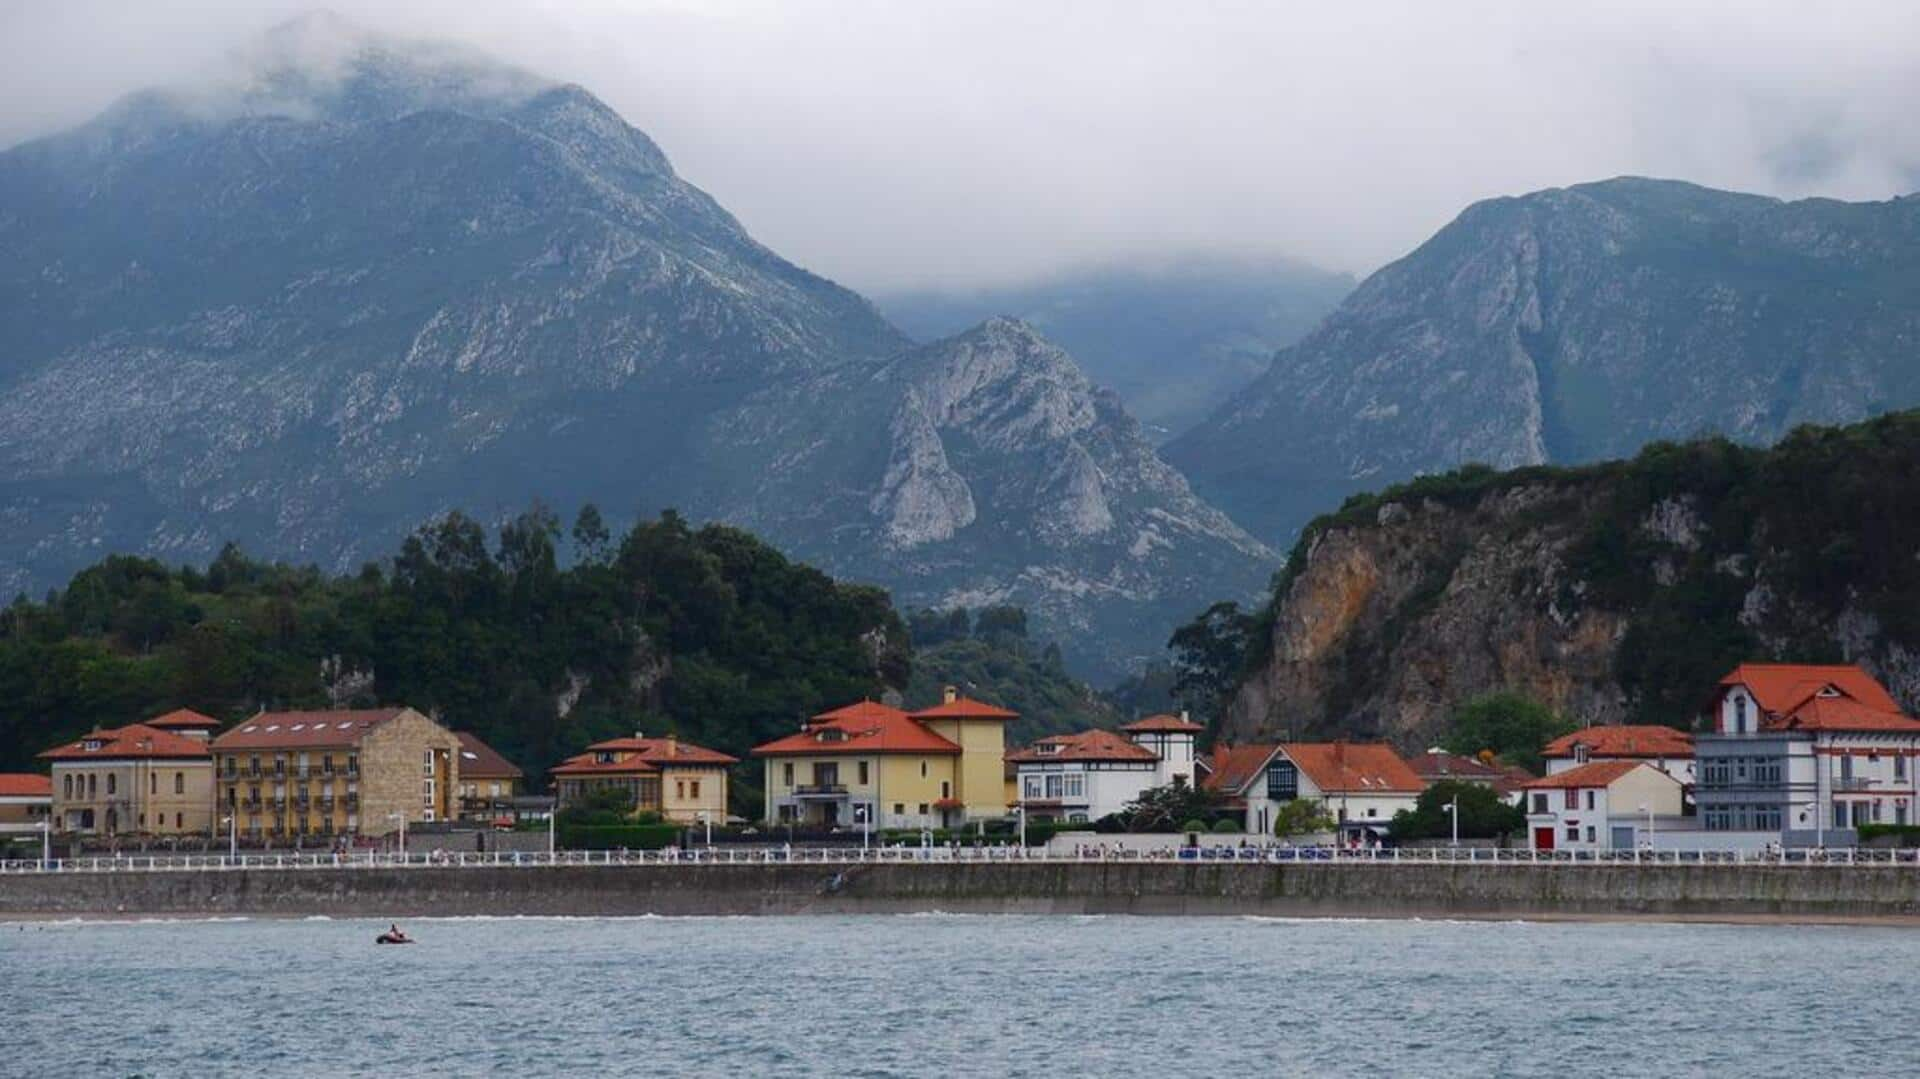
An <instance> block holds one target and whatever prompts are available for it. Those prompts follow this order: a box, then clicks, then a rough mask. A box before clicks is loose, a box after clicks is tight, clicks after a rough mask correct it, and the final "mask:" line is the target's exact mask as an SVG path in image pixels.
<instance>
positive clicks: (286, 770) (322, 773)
mask: <svg viewBox="0 0 1920 1079" xmlns="http://www.w3.org/2000/svg"><path fill="white" fill-rule="evenodd" d="M213 756H214V764H215V767H216V770H217V776H218V794H219V805H218V813H217V816H218V817H219V818H220V820H221V823H222V826H223V827H225V826H228V818H232V823H233V824H234V825H235V826H237V827H238V830H239V831H240V832H241V833H242V834H243V835H246V836H249V837H251V838H254V839H290V838H295V837H300V838H307V839H316V838H326V837H335V836H355V835H385V834H387V833H388V832H392V831H395V830H397V829H398V828H399V827H400V822H401V820H402V819H404V820H406V821H408V822H410V823H411V822H420V821H444V820H451V819H453V818H454V816H455V815H456V812H457V810H458V807H459V800H458V796H457V791H458V788H459V783H460V739H459V738H458V737H457V736H456V735H455V734H454V733H453V732H452V731H449V730H447V729H446V728H445V727H442V726H441V725H440V724H438V723H435V722H434V721H433V720H431V719H429V718H427V717H426V716H424V715H422V714H420V713H419V712H416V711H414V710H413V709H411V708H381V709H369V710H360V711H343V712H262V713H260V714H259V715H256V716H254V717H253V718H251V719H248V720H245V721H243V722H241V723H240V724H239V725H238V726H236V727H234V728H233V729H232V730H229V731H227V732H226V733H225V734H222V735H221V736H220V737H218V738H216V739H214V741H213Z"/></svg>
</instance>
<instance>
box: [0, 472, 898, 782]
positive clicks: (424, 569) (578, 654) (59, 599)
mask: <svg viewBox="0 0 1920 1079" xmlns="http://www.w3.org/2000/svg"><path fill="white" fill-rule="evenodd" d="M563 550H564V551H565V553H566V554H568V555H570V556H571V557H570V558H568V559H566V560H565V561H566V563H567V564H566V566H565V568H562V562H563V559H562V558H561V555H562V552H563ZM907 669H908V656H907V652H906V633H905V630H904V627H903V626H902V625H901V623H900V620H899V618H898V617H897V616H896V615H895V614H894V612H893V610H892V608H891V606H890V605H889V601H888V598H887V595H886V593H885V592H883V591H881V590H879V589H875V588H868V587H858V586H851V585H846V584H841V583H838V582H836V581H834V580H833V579H831V578H829V577H828V576H826V575H825V574H823V573H821V572H819V571H818V570H815V569H812V568H811V567H808V566H805V565H801V564H798V563H795V562H791V561H789V560H788V559H787V558H785V557H784V556H783V555H781V554H780V553H779V552H778V551H776V550H774V549H773V548H771V547H769V546H767V545H766V544H764V543H762V542H760V541H759V540H757V539H755V538H754V537H753V536H751V535H748V534H747V533H745V532H741V531H739V530H736V529H732V528H726V527H721V526H708V527H705V528H700V529H693V528H690V527H689V526H688V525H687V524H686V523H685V522H684V521H682V520H681V519H680V518H679V517H678V516H676V515H675V514H673V513H671V512H669V513H667V514H665V515H663V516H662V517H661V518H660V519H659V520H656V521H650V522H643V523H641V524H639V525H637V526H635V527H634V528H633V530H632V531H630V532H628V533H627V534H626V535H625V536H624V537H621V538H619V539H617V540H616V539H615V537H612V536H610V535H608V534H607V530H606V529H605V528H604V526H603V525H602V524H601V522H600V517H599V514H598V513H597V511H594V510H593V509H592V508H591V507H588V508H587V509H586V510H583V511H582V513H581V515H580V517H579V518H578V519H577V520H576V521H575V522H574V524H573V526H572V528H571V529H570V530H568V531H567V533H566V534H564V535H563V531H562V527H561V524H560V522H559V521H558V520H557V519H556V518H555V517H554V516H553V515H552V514H550V513H547V512H545V511H543V510H538V509H536V510H534V511H531V512H529V513H526V514H523V515H521V516H520V517H518V518H516V519H514V520H512V521H510V522H508V523H507V524H506V525H504V526H503V527H501V528H500V529H499V531H498V534H497V535H496V536H494V537H492V539H491V542H490V539H489V536H488V535H487V533H486V531H485V530H483V529H482V528H481V527H480V526H479V525H478V524H476V523H475V522H474V521H472V520H470V519H468V518H466V517H463V516H461V515H459V514H454V515H451V516H449V517H447V518H445V519H444V520H442V521H440V522H438V523H436V524H434V525H431V526H429V527H426V528H423V529H422V530H420V531H419V532H418V533H416V534H415V535H413V536H412V537H410V538H409V539H407V540H406V541H405V543H404V544H403V545H402V547H401V549H400V552H399V553H398V555H396V556H395V557H394V558H393V559H392V561H391V562H390V563H386V564H381V565H369V566H367V567H366V568H365V569H364V570H362V571H361V572H360V573H359V574H358V575H355V576H350V577H340V578H331V577H327V576H325V575H323V574H321V573H319V572H318V571H316V570H313V569H299V568H293V567H289V566H285V565H277V564H267V563H262V562H255V561H252V560H249V559H248V558H246V557H245V556H244V555H242V554H241V553H240V552H238V551H237V550H234V549H233V548H231V547H230V548H228V549H227V550H225V551H224V552H222V553H221V555H220V556H219V557H218V558H217V559H216V560H215V561H214V562H213V563H212V564H211V565H210V566H209V567H208V568H207V569H206V570H205V571H200V570H197V569H190V568H188V569H170V568H168V567H166V566H163V565H161V564H159V563H157V562H154V561H152V560H148V559H140V558H128V557H111V558H108V559H106V560H104V561H102V562H100V563H99V564H97V565H95V566H92V567H90V568H88V569H86V570H83V571H81V572H80V573H79V574H78V575H76V576H75V577H74V578H73V580H72V582H71V583H70V584H69V585H68V586H67V587H66V588H65V589H63V590H60V591H57V592H54V593H52V594H50V595H49V596H48V597H46V599H45V601H44V602H39V603H35V602H31V601H29V600H28V599H26V598H25V597H22V598H20V599H17V600H15V602H14V603H13V604H12V605H11V606H10V607H8V608H7V609H6V610H5V612H4V614H0V769H11V768H23V767H31V766H32V764H33V763H34V762H33V755H34V754H35V753H36V752H38V751H39V750H41V749H44V748H46V747H47V746H48V745H50V744H52V743H54V742H56V741H58V740H60V739H62V738H65V737H68V736H71V735H75V734H79V733H82V732H84V731H85V730H87V729H90V728H91V727H92V726H94V725H95V724H100V725H109V726H117V725H120V724H124V723H128V722H132V721H134V720H137V719H140V718H143V717H146V716H150V715H152V714H154V713H157V712H160V711H163V710H165V709H169V708H173V707H190V708H195V709H198V710H200V711H202V712H206V713H208V714H209V715H213V716H216V717H219V718H221V719H227V720H231V719H237V718H239V717H241V716H244V715H247V714H249V713H251V712H253V711H255V710H256V709H259V708H262V707H273V708H285V707H324V706H328V705H339V706H349V705H371V704H374V703H382V704H391V703H405V704H409V705H412V706H414V707H416V708H419V709H421V710H423V711H427V712H431V713H436V714H438V716H439V717H440V719H441V720H442V721H443V722H445V723H446V724H448V725H449V726H452V727H455V728H459V729H466V730H472V731H475V732H477V733H479V734H480V735H481V737H483V738H485V739H486V740H487V741H489V742H490V743H492V744H493V745H494V746H495V747H497V748H498V749H500V750H501V751H502V752H503V753H505V754H506V755H507V756H509V757H510V758H512V759H513V760H515V761H516V762H518V763H519V764H520V765H521V766H522V767H524V768H526V769H527V771H528V773H529V775H530V776H532V777H535V778H536V781H537V780H538V777H539V776H540V775H541V773H543V772H544V770H545V769H546V768H547V767H548V766H550V765H551V764H553V763H554V762H555V761H556V760H558V759H559V758H560V757H562V756H563V755H565V754H569V753H573V752H577V751H578V750H579V748H580V747H581V746H583V745H585V744H586V743H587V742H590V741H593V740H595V739H599V738H605V737H609V736H612V735H616V734H620V733H624V732H631V731H634V730H644V731H647V732H649V733H654V732H659V731H665V730H672V731H675V732H677V733H679V734H680V735H681V736H683V737H686V738H689V739H692V740H694V741H697V742H701V743H703V744H707V745H711V746H713V747H715V748H717V749H722V750H726V751H728V752H732V753H736V754H740V753H744V751H745V750H746V749H747V748H748V747H749V746H751V745H753V744H754V743H755V742H758V741H762V740H765V739H767V738H769V737H772V736H774V735H776V734H779V733H784V732H786V731H788V730H790V729H792V727H793V726H794V725H795V724H796V723H797V722H798V720H799V718H800V717H802V716H805V715H810V714H813V713H815V712H818V711H821V710H823V709H824V708H826V707H830V706H832V705H836V704H839V703H842V702H845V701H847V700H850V699H854V698H858V697H861V696H867V695H872V694H875V693H878V692H881V691H883V690H885V689H887V688H890V687H892V688H897V687H900V686H902V685H904V684H905V682H906V678H907Z"/></svg>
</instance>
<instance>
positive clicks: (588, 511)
mask: <svg viewBox="0 0 1920 1079" xmlns="http://www.w3.org/2000/svg"><path fill="white" fill-rule="evenodd" d="M612 541H613V536H612V534H611V533H609V532H608V531H607V523H606V522H605V521H603V520H601V519H600V507H599V506H596V505H594V504H593V503H591V502H589V503H587V504H586V505H584V506H581V507H580V512H579V514H578V515H577V516H575V517H574V519H573V553H574V555H575V557H577V558H578V559H579V560H580V561H582V562H586V563H589V564H592V565H598V564H600V563H602V562H605V561H606V560H607V555H608V553H609V551H610V546H609V545H610V544H611V543H612Z"/></svg>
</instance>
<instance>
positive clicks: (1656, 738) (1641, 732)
mask: <svg viewBox="0 0 1920 1079" xmlns="http://www.w3.org/2000/svg"><path fill="white" fill-rule="evenodd" d="M1578 744H1584V745H1585V746H1586V747H1587V756H1588V757H1589V758H1593V757H1603V758H1604V757H1691V756H1693V735H1691V734H1688V733H1687V732H1685V731H1678V730H1674V729H1673V728H1672V727H1663V726H1659V725H1648V726H1626V725H1622V726H1612V727H1588V728H1586V729H1585V730H1578V731H1574V732H1573V733H1572V734H1563V735H1561V736H1560V737H1558V738H1555V739H1554V740H1553V741H1551V742H1548V743H1547V747H1546V748H1545V749H1543V750H1541V751H1540V755H1541V756H1543V757H1556V758H1557V757H1571V756H1573V747H1574V746H1575V745H1578Z"/></svg>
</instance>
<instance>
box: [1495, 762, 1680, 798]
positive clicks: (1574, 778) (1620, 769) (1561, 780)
mask: <svg viewBox="0 0 1920 1079" xmlns="http://www.w3.org/2000/svg"><path fill="white" fill-rule="evenodd" d="M1635 768H1645V769H1646V770H1647V771H1649V772H1652V773H1654V774H1655V775H1662V776H1666V775H1667V773H1665V772H1662V771H1661V770H1660V769H1658V768H1655V767H1654V766H1653V765H1651V764H1648V763H1646V762H1645V761H1637V760H1613V761H1594V762H1592V763H1591V764H1583V765H1581V766H1580V767H1578V768H1569V769H1567V770H1566V771H1564V772H1559V773H1556V774H1554V775H1550V776H1547V777H1545V778H1543V779H1536V780H1532V781H1531V782H1528V783H1523V784H1521V789H1522V790H1530V791H1537V790H1565V789H1567V788H1570V787H1611V786H1613V784H1614V781H1615V780H1617V779H1619V778H1620V777H1621V776H1624V775H1626V774H1627V773H1628V772H1631V771H1633V770H1634V769H1635ZM1667 778H1668V779H1673V777H1672V776H1667ZM1673 781H1674V782H1675V783H1678V782H1679V780H1677V779H1675V780H1673Z"/></svg>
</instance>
